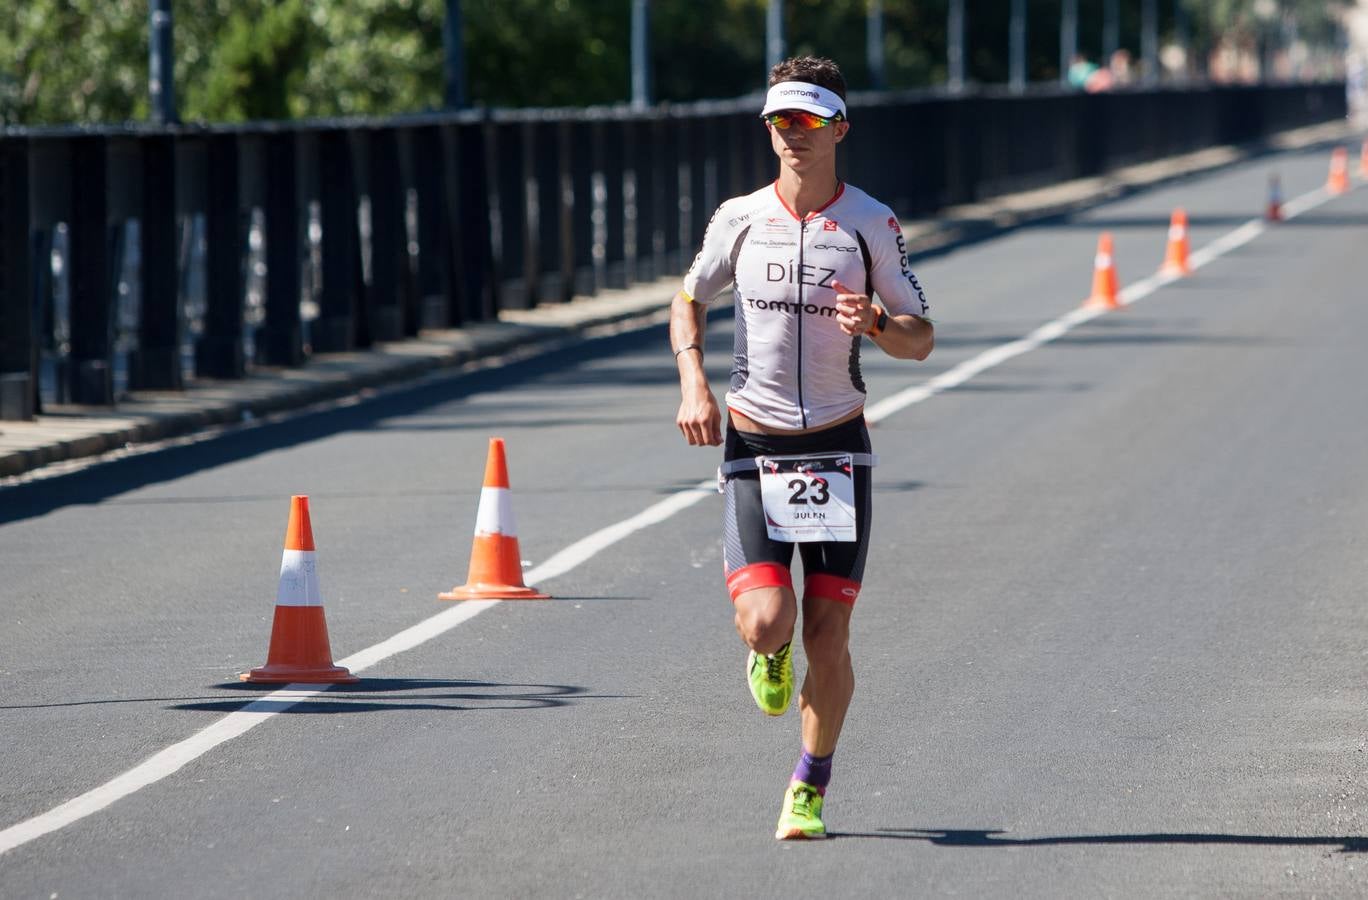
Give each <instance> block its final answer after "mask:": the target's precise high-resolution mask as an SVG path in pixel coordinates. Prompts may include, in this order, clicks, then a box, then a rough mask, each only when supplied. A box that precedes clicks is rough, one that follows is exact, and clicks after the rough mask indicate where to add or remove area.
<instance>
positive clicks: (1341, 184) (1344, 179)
mask: <svg viewBox="0 0 1368 900" xmlns="http://www.w3.org/2000/svg"><path fill="white" fill-rule="evenodd" d="M1325 189H1326V190H1327V191H1329V192H1330V193H1332V194H1343V193H1345V192H1347V191H1348V190H1349V151H1348V150H1346V149H1345V148H1343V147H1336V148H1335V150H1334V152H1333V153H1331V154H1330V177H1329V178H1328V179H1327V180H1326V182H1325Z"/></svg>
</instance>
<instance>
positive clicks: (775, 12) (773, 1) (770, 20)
mask: <svg viewBox="0 0 1368 900" xmlns="http://www.w3.org/2000/svg"><path fill="white" fill-rule="evenodd" d="M783 59H784V0H769V8H768V9H767V10H766V12H765V73H766V78H767V79H768V74H769V70H770V69H772V68H774V67H775V66H777V65H779V63H780V62H782V61H783Z"/></svg>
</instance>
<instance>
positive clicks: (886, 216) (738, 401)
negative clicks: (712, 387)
mask: <svg viewBox="0 0 1368 900" xmlns="http://www.w3.org/2000/svg"><path fill="white" fill-rule="evenodd" d="M837 281H839V282H841V283H842V284H843V285H845V286H846V287H848V288H852V289H854V290H856V291H862V292H863V293H866V294H869V295H871V296H873V295H877V296H878V298H879V300H880V301H881V302H882V303H883V306H884V308H885V309H887V310H888V314H889V315H890V316H898V315H906V314H909V313H911V314H913V315H918V316H924V315H926V313H927V311H928V309H929V307H928V306H927V304H926V295H925V294H924V293H923V292H922V288H921V285H920V284H918V283H917V277H916V276H915V275H913V274H912V270H911V269H910V268H909V267H908V265H907V242H906V241H905V240H904V239H903V233H902V228H901V227H899V225H898V219H897V217H896V216H894V215H893V212H892V210H890V209H889V208H888V207H887V206H885V205H884V204H882V203H880V202H878V201H877V200H875V199H874V198H872V197H870V196H869V195H868V194H866V193H865V192H864V191H862V190H860V189H859V188H856V187H852V186H850V185H847V184H841V185H840V186H839V187H838V188H837V191H836V196H835V197H833V198H832V199H831V200H830V201H829V202H828V203H827V204H826V206H823V207H822V208H821V209H818V210H814V211H812V212H810V213H808V215H807V216H806V217H805V218H800V217H799V216H798V214H797V213H795V212H794V211H793V210H792V209H790V208H789V206H788V205H787V204H786V203H785V202H784V201H783V199H782V198H780V196H779V190H778V183H777V182H776V183H774V184H771V185H767V186H765V187H763V188H761V189H760V190H758V191H756V192H755V193H753V194H747V195H745V196H743V197H733V198H732V199H730V200H728V201H726V202H725V203H723V204H722V205H721V206H719V207H718V208H717V212H715V213H713V217H712V220H711V221H710V222H709V223H708V229H707V233H706V234H705V235H704V237H703V248H702V249H701V250H699V252H698V256H697V257H696V258H695V259H694V261H693V265H692V266H691V267H690V268H689V272H688V274H687V275H685V276H684V295H685V296H686V297H688V298H689V299H690V300H691V301H693V302H695V303H704V304H706V303H709V302H711V301H712V300H713V298H714V297H716V296H717V295H718V294H719V293H720V292H721V291H722V290H723V289H724V288H725V287H726V286H727V284H728V283H729V282H730V283H731V284H732V285H733V292H732V293H733V297H734V298H735V303H736V343H735V349H734V351H733V362H732V374H731V387H730V390H728V391H727V396H726V403H727V406H728V407H730V408H732V409H735V410H736V411H737V412H740V413H742V414H743V415H745V416H747V417H748V418H750V419H753V420H754V421H756V422H759V423H761V424H762V425H768V426H770V427H773V428H790V429H800V428H819V427H821V426H822V425H826V424H828V423H831V422H835V421H837V420H839V419H841V418H843V417H845V416H848V415H850V414H851V413H853V412H855V411H856V410H858V409H859V408H860V407H861V406H863V405H864V400H865V386H864V380H863V379H862V378H861V377H860V336H859V335H855V336H851V335H848V334H846V333H845V332H843V331H841V326H840V325H838V324H837V322H836V290H835V288H834V287H833V286H832V285H833V283H834V282H837Z"/></svg>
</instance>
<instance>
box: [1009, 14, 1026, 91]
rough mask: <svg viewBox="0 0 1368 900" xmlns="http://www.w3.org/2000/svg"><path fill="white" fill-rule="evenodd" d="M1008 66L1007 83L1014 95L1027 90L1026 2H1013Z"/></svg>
mask: <svg viewBox="0 0 1368 900" xmlns="http://www.w3.org/2000/svg"><path fill="white" fill-rule="evenodd" d="M1007 65H1008V76H1007V82H1008V86H1009V87H1010V88H1011V90H1012V93H1014V94H1019V93H1021V92H1022V91H1024V90H1026V0H1012V24H1011V49H1010V52H1009V53H1008V64H1007Z"/></svg>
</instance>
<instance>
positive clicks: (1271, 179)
mask: <svg viewBox="0 0 1368 900" xmlns="http://www.w3.org/2000/svg"><path fill="white" fill-rule="evenodd" d="M1264 218H1265V219H1267V220H1268V221H1270V222H1281V221H1282V218H1283V211H1282V181H1281V180H1279V178H1278V176H1277V175H1269V176H1268V209H1267V211H1266V212H1265V213H1264Z"/></svg>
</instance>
